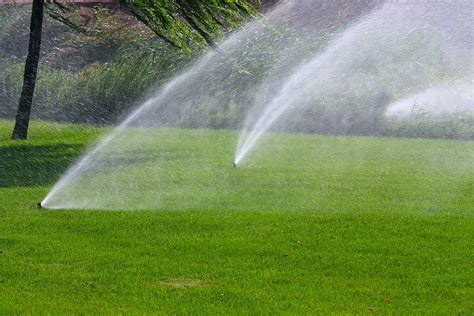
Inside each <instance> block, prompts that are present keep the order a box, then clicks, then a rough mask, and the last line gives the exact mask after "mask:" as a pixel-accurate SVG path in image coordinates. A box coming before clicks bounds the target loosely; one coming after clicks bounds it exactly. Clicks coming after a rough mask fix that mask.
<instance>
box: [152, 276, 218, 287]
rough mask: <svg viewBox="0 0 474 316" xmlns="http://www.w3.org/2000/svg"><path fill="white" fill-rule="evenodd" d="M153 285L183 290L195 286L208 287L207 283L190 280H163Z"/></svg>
mask: <svg viewBox="0 0 474 316" xmlns="http://www.w3.org/2000/svg"><path fill="white" fill-rule="evenodd" d="M153 284H154V285H158V286H164V287H168V288H171V289H185V288H190V287H197V286H206V285H209V284H210V283H209V281H206V280H199V279H191V278H164V279H161V280H159V281H156V282H153Z"/></svg>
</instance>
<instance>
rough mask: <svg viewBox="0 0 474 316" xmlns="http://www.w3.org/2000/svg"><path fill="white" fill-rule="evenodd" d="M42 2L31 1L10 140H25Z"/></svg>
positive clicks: (37, 48)
mask: <svg viewBox="0 0 474 316" xmlns="http://www.w3.org/2000/svg"><path fill="white" fill-rule="evenodd" d="M43 12H44V1H43V0H33V8H32V10H31V23H30V42H29V45H28V56H27V57H26V63H25V72H24V75H23V88H22V90H21V96H20V104H19V105H18V111H17V115H16V121H15V127H14V129H13V134H12V139H26V138H27V137H28V126H29V123H30V113H31V103H32V101H33V93H34V91H35V83H36V73H37V71H38V62H39V57H40V51H41V31H42V29H43V15H44V13H43Z"/></svg>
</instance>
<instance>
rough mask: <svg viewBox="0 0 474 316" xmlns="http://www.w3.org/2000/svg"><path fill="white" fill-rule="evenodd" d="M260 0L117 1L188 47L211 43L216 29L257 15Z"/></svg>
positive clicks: (161, 34) (162, 35)
mask: <svg viewBox="0 0 474 316" xmlns="http://www.w3.org/2000/svg"><path fill="white" fill-rule="evenodd" d="M258 3H259V0H206V1H202V0H120V4H121V5H122V6H123V7H125V8H126V9H127V10H129V11H130V13H132V14H133V15H134V16H135V17H136V18H137V19H138V20H140V21H141V22H143V23H144V24H145V25H147V26H148V27H149V28H150V29H151V30H153V32H155V33H156V34H157V35H158V36H159V37H160V38H162V39H163V40H165V41H166V42H168V43H170V44H172V45H173V46H177V47H179V48H182V49H185V50H188V49H189V43H191V42H193V43H207V44H208V45H210V46H213V45H214V42H213V40H212V36H213V35H214V34H215V33H216V32H217V31H219V30H222V29H225V28H228V27H235V26H236V25H237V23H238V22H239V21H241V20H242V19H244V18H245V17H247V16H251V15H255V14H256V12H257V11H256V5H257V4H258Z"/></svg>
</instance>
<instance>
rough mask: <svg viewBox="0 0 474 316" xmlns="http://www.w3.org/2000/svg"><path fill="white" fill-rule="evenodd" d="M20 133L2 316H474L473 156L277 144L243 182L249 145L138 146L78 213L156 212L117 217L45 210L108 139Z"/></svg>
mask: <svg viewBox="0 0 474 316" xmlns="http://www.w3.org/2000/svg"><path fill="white" fill-rule="evenodd" d="M11 127H12V122H11V121H0V265H1V267H0V314H2V315H3V314H15V313H28V314H71V313H81V314H84V313H85V314H96V313H101V314H104V313H107V314H109V313H114V314H115V313H126V314H143V313H160V312H161V313H173V314H182V313H190V314H191V313H192V314H194V313H197V314H215V313H246V314H270V313H278V312H285V313H308V314H314V313H316V314H327V313H329V312H331V313H336V314H344V313H348V314H364V313H371V312H376V313H382V314H420V313H423V314H466V315H471V314H473V313H474V303H473V302H474V299H473V298H474V291H473V281H472V280H474V273H473V269H472V268H471V266H472V261H473V259H474V258H473V251H472V250H471V248H472V245H473V241H474V236H473V235H474V234H473V233H474V221H473V213H472V209H473V207H474V200H473V197H474V188H473V184H474V168H473V159H474V157H473V156H474V145H473V143H472V142H467V141H464V142H463V141H446V140H426V139H393V138H370V137H325V136H316V135H284V134H273V135H271V136H269V137H268V138H267V140H266V141H265V142H263V143H262V145H261V146H259V149H258V150H257V151H255V152H254V153H252V154H251V156H250V157H249V158H248V160H247V161H246V162H245V163H244V164H243V165H242V166H239V168H237V169H232V168H231V163H232V158H233V151H234V149H235V142H236V137H237V134H236V133H235V132H232V131H206V130H201V131H196V130H173V129H167V130H156V131H153V130H147V131H146V132H147V133H153V135H154V136H155V137H152V138H151V139H153V140H150V139H148V138H146V139H145V138H143V137H140V134H141V133H143V131H140V130H138V131H134V132H133V135H134V136H133V137H132V138H130V142H129V143H128V144H127V148H129V147H130V148H133V146H132V145H133V144H135V145H136V146H137V147H136V148H135V149H136V150H134V154H133V155H134V156H133V157H134V158H136V159H127V160H126V161H125V162H126V163H123V164H122V165H121V166H120V168H119V170H114V172H113V173H112V172H111V170H110V168H104V170H95V171H96V172H97V173H98V176H93V175H94V174H95V173H91V177H85V178H84V180H80V181H79V184H78V187H77V191H74V192H76V193H75V194H76V196H74V201H76V200H77V201H79V202H81V203H85V204H84V205H87V206H91V205H97V207H103V208H107V206H110V208H114V209H117V208H119V207H118V206H120V205H121V206H123V207H122V208H126V209H137V208H144V209H148V210H143V211H136V210H135V211H126V210H122V211H112V212H110V211H107V212H106V211H98V210H96V211H94V210H47V209H36V208H35V205H36V203H37V202H39V201H41V200H42V199H43V198H44V197H45V195H46V194H47V193H48V191H49V189H50V188H51V187H52V186H53V184H54V183H55V182H56V180H58V179H59V177H60V176H61V174H62V173H63V172H64V171H65V170H66V169H67V167H68V166H69V165H70V164H71V163H72V162H73V161H74V160H75V159H76V158H77V157H78V156H79V155H80V154H81V153H82V152H83V151H84V150H85V149H86V148H87V145H86V144H89V143H91V142H93V141H94V140H95V139H96V138H97V136H99V135H100V134H101V133H103V132H104V130H103V129H101V128H94V127H87V126H78V125H76V126H75V125H65V124H52V123H42V122H33V124H32V128H31V132H30V140H28V141H25V142H12V141H10V140H9V139H8V138H9V133H10V129H11ZM137 140H140V141H137ZM149 142H152V143H149ZM138 149H146V151H143V150H138ZM113 157H114V159H115V158H116V156H113ZM120 161H121V162H123V160H120ZM116 162H117V161H116V160H114V163H116ZM131 162H132V163H131ZM112 165H114V166H115V165H116V164H112ZM111 177H115V178H113V179H115V180H117V179H119V180H120V179H121V180H124V181H123V183H122V182H121V181H116V182H117V183H118V185H115V186H114V189H113V190H112V189H111V188H110V186H108V184H109V183H110V181H111V179H112V178H111ZM150 179H151V180H150ZM91 183H93V184H94V186H93V187H92V188H91V187H90V185H89V184H91ZM130 183H132V184H133V185H131V184H130ZM137 183H138V184H139V189H138V190H137V189H136V184H137ZM77 192H81V194H79V196H77ZM124 192H130V196H127V197H126V198H125V197H124ZM93 194H96V195H95V196H94V195H93ZM68 196H69V197H71V196H72V195H68ZM84 196H86V197H88V196H91V197H90V199H89V198H85V197H84ZM98 197H102V198H101V199H99V198H98ZM88 200H90V201H92V202H90V201H89V202H88V203H90V205H89V204H87V203H86V202H87V201H88ZM103 200H105V201H106V202H103ZM116 201H120V203H118V204H116ZM132 201H133V202H132ZM94 203H96V204H94ZM100 203H103V204H100ZM127 203H129V204H127ZM137 205H138V206H137ZM154 205H155V206H156V207H153V206H154Z"/></svg>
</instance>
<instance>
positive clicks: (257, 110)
mask: <svg viewBox="0 0 474 316" xmlns="http://www.w3.org/2000/svg"><path fill="white" fill-rule="evenodd" d="M338 6H340V7H334V8H332V10H333V11H334V12H335V14H334V17H341V16H342V18H339V19H336V18H334V19H328V18H327V17H325V18H322V17H321V16H319V15H318V10H320V9H321V8H320V7H318V6H312V1H310V0H303V1H297V0H295V1H282V2H281V3H280V4H279V5H278V6H277V7H276V8H275V9H274V10H272V11H271V12H269V13H268V14H267V20H266V21H264V22H261V21H254V22H250V23H248V24H247V25H246V26H244V27H242V29H241V30H239V31H237V32H235V33H233V34H230V36H229V37H228V38H227V39H226V40H225V41H223V42H222V43H221V44H220V46H219V49H218V50H217V51H210V52H209V53H207V54H206V55H204V56H203V57H201V58H199V59H198V60H196V61H195V62H194V63H193V65H192V66H191V67H189V68H188V69H186V70H185V71H183V72H182V73H181V74H178V75H177V76H175V77H174V78H173V79H172V80H170V81H169V82H168V83H166V84H165V85H163V86H162V87H160V88H159V89H157V91H156V92H155V93H152V94H151V96H150V97H149V98H148V99H147V100H146V101H145V102H143V104H140V105H138V106H137V108H136V109H135V110H134V111H132V112H131V114H130V115H129V116H128V117H127V118H125V119H124V120H123V121H122V122H121V123H119V124H118V126H117V127H116V128H115V129H113V130H112V131H111V132H110V133H109V134H107V135H105V136H104V137H103V138H102V139H101V140H99V141H98V142H97V143H96V144H95V145H93V146H91V148H90V149H89V151H88V152H87V153H86V154H85V155H84V156H83V157H82V158H81V159H79V160H78V162H76V163H75V164H74V165H73V166H72V167H71V168H70V169H69V170H68V171H67V172H66V173H65V174H64V175H63V176H62V177H61V179H60V180H59V181H58V182H57V183H56V184H55V186H54V187H53V189H52V190H51V192H50V193H49V194H48V195H47V197H46V198H45V199H44V201H43V202H42V205H43V206H45V207H47V208H73V209H82V208H84V209H160V208H161V207H163V206H164V205H166V200H167V196H169V195H177V194H178V195H179V194H183V192H184V190H182V189H181V188H182V186H193V187H194V188H195V191H194V192H195V195H194V196H189V197H185V196H183V198H182V200H183V202H182V203H183V204H182V205H174V206H173V207H174V208H177V209H180V208H187V209H189V208H191V209H192V208H200V207H202V206H203V205H207V204H209V203H212V198H213V197H212V194H209V190H208V188H216V183H218V182H217V179H219V180H220V181H221V180H222V179H224V180H225V179H226V178H227V177H228V176H229V175H228V171H227V169H229V168H230V167H231V162H232V159H233V158H232V156H231V155H232V154H231V152H232V150H233V149H234V148H235V144H233V143H229V142H225V141H223V140H220V139H219V137H218V136H216V141H215V142H212V143H205V144H203V143H200V141H199V137H198V138H197V139H196V140H195V142H194V145H193V146H204V145H205V146H206V147H207V148H209V150H210V151H213V153H215V155H216V159H217V160H216V161H219V163H218V164H216V165H207V164H204V163H203V162H202V161H201V160H200V157H194V151H193V148H191V147H192V146H191V147H189V148H185V149H182V148H181V149H180V150H177V148H178V146H179V143H180V141H181V140H180V139H176V138H174V137H176V135H184V136H183V137H189V135H187V134H183V133H184V132H185V131H186V130H187V129H190V128H192V129H196V134H197V135H199V133H200V131H203V132H204V131H206V129H210V128H212V129H216V128H217V129H218V128H222V127H225V128H229V127H233V128H239V127H242V133H241V135H240V139H239V142H238V149H237V153H236V156H235V159H234V162H235V163H237V164H240V163H241V162H242V161H243V160H244V158H247V155H248V154H249V153H250V152H252V151H253V150H254V149H255V148H256V146H257V145H258V144H259V141H260V138H261V137H262V136H263V135H265V133H267V132H268V131H283V132H294V131H303V132H317V133H328V134H366V135H367V134H368V135H372V134H377V132H378V131H380V130H382V129H383V127H382V126H383V120H384V117H385V116H386V115H388V114H390V113H391V112H392V110H391V109H392V108H396V109H398V108H404V106H398V105H396V104H397V103H396V102H397V101H400V102H402V101H403V100H407V101H406V102H408V103H410V102H412V98H413V97H412V96H414V95H417V94H420V93H422V94H423V93H424V92H423V91H425V92H428V94H430V95H436V93H438V94H442V95H443V96H445V95H450V94H449V93H448V92H447V93H444V92H442V91H446V89H448V90H450V87H451V84H452V83H453V82H456V87H458V86H461V87H464V86H467V87H469V86H471V87H472V59H471V56H472V48H473V47H472V30H471V26H472V7H473V4H472V3H471V1H467V0H459V1H453V2H449V3H448V2H446V3H444V2H439V3H438V2H436V3H435V4H432V3H424V2H421V3H416V4H415V3H414V4H411V3H406V2H404V1H397V2H393V1H389V2H387V3H386V4H383V3H380V2H378V1H374V2H370V1H368V2H367V3H364V4H362V3H360V4H358V5H357V4H354V2H352V1H347V2H346V4H345V5H344V2H342V3H338ZM346 6H347V8H349V7H350V10H349V9H347V8H346ZM329 11H330V10H329ZM347 12H350V14H348V13H347ZM346 13H347V15H345V14H346ZM430 89H432V90H433V91H432V90H430ZM437 91H438V92H437ZM439 91H441V92H439ZM407 98H408V99H407ZM420 99H421V98H420ZM428 99H429V98H423V100H428ZM439 100H440V99H439V98H437V101H439ZM456 100H457V99H455V98H448V99H446V100H445V101H443V103H447V102H457V101H456ZM403 102H405V101H403ZM462 102H463V103H462V104H463V105H462V106H461V105H455V104H453V105H436V106H434V108H437V109H441V108H443V109H446V108H449V109H453V110H452V111H451V110H449V111H448V112H452V113H454V112H456V111H457V109H459V108H460V107H462V111H464V112H466V111H468V112H471V113H472V97H471V98H470V99H469V98H462ZM456 104H457V103H456ZM433 112H434V111H433ZM176 130H178V132H176ZM222 133H224V132H222ZM226 133H231V132H230V131H229V132H226ZM229 153H230V154H229ZM160 164H163V165H167V166H170V164H171V165H172V167H173V168H172V169H173V170H174V172H173V173H172V174H163V173H160V171H159V170H160ZM135 166H137V168H143V166H148V167H147V168H149V170H135ZM190 169H193V170H196V169H197V170H199V172H200V173H202V177H201V178H200V180H199V181H195V182H193V181H194V180H193V181H191V180H189V178H188V174H189V172H188V171H189V170H190ZM224 169H226V170H224ZM135 171H136V172H135ZM211 171H212V172H211ZM209 173H212V174H213V176H212V177H210V176H207V174H209ZM148 188H153V189H148ZM157 188H158V189H157ZM229 194H230V195H231V194H232V192H229ZM144 196H147V198H146V199H145V198H143V197H144ZM150 196H153V197H154V198H152V199H150Z"/></svg>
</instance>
